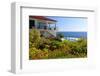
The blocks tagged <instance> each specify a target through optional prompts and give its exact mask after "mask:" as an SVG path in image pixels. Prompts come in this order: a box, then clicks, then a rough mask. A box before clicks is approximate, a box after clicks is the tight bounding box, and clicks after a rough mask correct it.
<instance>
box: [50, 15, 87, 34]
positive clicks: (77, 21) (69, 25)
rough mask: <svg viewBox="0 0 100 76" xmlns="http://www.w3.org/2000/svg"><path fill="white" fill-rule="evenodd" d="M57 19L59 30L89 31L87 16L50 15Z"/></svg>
mask: <svg viewBox="0 0 100 76" xmlns="http://www.w3.org/2000/svg"><path fill="white" fill-rule="evenodd" d="M48 18H51V19H54V20H56V21H57V23H56V26H57V27H58V31H75V32H87V18H82V17H60V16H49V17H48Z"/></svg>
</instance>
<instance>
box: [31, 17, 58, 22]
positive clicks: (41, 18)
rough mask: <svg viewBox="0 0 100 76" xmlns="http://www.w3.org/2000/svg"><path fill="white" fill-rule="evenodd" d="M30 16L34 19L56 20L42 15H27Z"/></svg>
mask: <svg viewBox="0 0 100 76" xmlns="http://www.w3.org/2000/svg"><path fill="white" fill-rule="evenodd" d="M29 17H30V18H35V19H40V20H47V21H54V22H57V21H56V20H53V19H50V18H47V17H44V16H29Z"/></svg>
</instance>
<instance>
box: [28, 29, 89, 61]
mask: <svg viewBox="0 0 100 76" xmlns="http://www.w3.org/2000/svg"><path fill="white" fill-rule="evenodd" d="M61 37H63V35H58V36H57V37H55V38H46V37H43V36H41V33H40V31H39V30H37V29H32V30H30V31H29V60H35V59H59V58H60V59H61V58H85V57H87V39H84V38H80V39H79V40H77V41H70V40H63V41H62V40H61Z"/></svg>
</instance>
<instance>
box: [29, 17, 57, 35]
mask: <svg viewBox="0 0 100 76" xmlns="http://www.w3.org/2000/svg"><path fill="white" fill-rule="evenodd" d="M56 22H57V21H56V20H53V19H50V18H47V17H44V16H29V28H30V29H34V28H35V29H38V30H39V31H40V33H41V34H42V35H43V36H45V37H56V32H57V26H56Z"/></svg>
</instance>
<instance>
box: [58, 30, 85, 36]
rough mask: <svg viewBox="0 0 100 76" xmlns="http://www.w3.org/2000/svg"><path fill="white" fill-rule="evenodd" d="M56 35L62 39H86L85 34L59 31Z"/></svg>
mask: <svg viewBox="0 0 100 76" xmlns="http://www.w3.org/2000/svg"><path fill="white" fill-rule="evenodd" d="M57 34H62V35H63V36H64V38H69V37H70V38H87V32H76V31H75V32H74V31H59V32H57Z"/></svg>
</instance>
